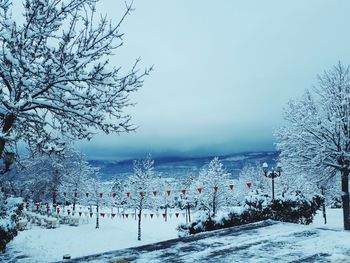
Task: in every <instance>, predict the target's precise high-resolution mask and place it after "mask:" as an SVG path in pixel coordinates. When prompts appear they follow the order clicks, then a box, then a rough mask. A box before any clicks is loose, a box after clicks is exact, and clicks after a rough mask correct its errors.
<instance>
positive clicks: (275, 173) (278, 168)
mask: <svg viewBox="0 0 350 263" xmlns="http://www.w3.org/2000/svg"><path fill="white" fill-rule="evenodd" d="M262 168H263V171H264V175H265V176H266V177H268V178H271V180H272V200H274V199H275V178H276V177H279V176H281V172H282V166H281V164H280V163H277V166H276V169H274V168H273V167H272V169H271V171H270V172H269V166H268V165H267V163H263V166H262Z"/></svg>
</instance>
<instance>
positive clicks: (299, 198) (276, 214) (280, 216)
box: [271, 191, 324, 225]
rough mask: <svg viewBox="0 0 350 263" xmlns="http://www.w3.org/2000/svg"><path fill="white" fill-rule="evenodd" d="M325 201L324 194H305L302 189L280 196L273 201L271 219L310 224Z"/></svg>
mask: <svg viewBox="0 0 350 263" xmlns="http://www.w3.org/2000/svg"><path fill="white" fill-rule="evenodd" d="M323 202H324V197H323V196H322V195H318V194H316V195H313V196H311V195H303V194H302V193H301V192H300V191H296V192H294V193H291V194H286V195H284V196H278V197H277V198H275V200H273V201H272V203H271V210H272V216H271V219H274V220H278V221H283V222H290V223H299V224H305V225H308V224H310V223H312V220H313V218H314V216H315V214H316V212H317V210H318V209H320V207H321V205H322V204H323Z"/></svg>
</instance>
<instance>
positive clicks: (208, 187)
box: [198, 157, 231, 216]
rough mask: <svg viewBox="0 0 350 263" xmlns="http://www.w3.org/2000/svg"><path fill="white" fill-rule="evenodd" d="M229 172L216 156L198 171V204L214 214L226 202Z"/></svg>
mask: <svg viewBox="0 0 350 263" xmlns="http://www.w3.org/2000/svg"><path fill="white" fill-rule="evenodd" d="M230 175H231V174H230V173H229V172H227V171H226V169H225V168H224V166H223V164H222V163H221V162H220V160H219V158H218V157H215V158H214V159H213V160H211V161H210V163H209V164H208V167H207V168H203V169H202V170H201V171H200V174H199V177H198V186H200V187H202V189H203V190H202V194H201V195H199V197H198V198H199V200H198V201H199V206H201V207H202V208H204V209H206V210H207V211H208V212H209V214H210V215H211V216H215V215H216V213H217V211H218V209H220V208H221V207H222V206H225V205H226V204H227V194H228V182H229V177H230Z"/></svg>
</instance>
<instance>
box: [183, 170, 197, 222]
mask: <svg viewBox="0 0 350 263" xmlns="http://www.w3.org/2000/svg"><path fill="white" fill-rule="evenodd" d="M179 187H180V188H181V194H180V198H179V205H180V208H181V209H185V211H186V223H187V222H191V209H193V208H195V207H196V206H197V202H198V195H201V194H202V185H201V186H197V184H196V178H195V177H194V176H193V175H192V173H190V174H189V175H188V176H187V177H185V179H184V180H183V181H182V182H181V183H180V184H179ZM198 189H200V190H198ZM182 191H185V192H182Z"/></svg>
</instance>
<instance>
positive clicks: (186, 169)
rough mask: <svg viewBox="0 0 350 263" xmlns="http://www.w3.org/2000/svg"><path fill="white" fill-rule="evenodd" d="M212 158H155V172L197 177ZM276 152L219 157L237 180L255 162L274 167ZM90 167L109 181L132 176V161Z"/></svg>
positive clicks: (111, 162) (166, 175) (96, 164)
mask: <svg viewBox="0 0 350 263" xmlns="http://www.w3.org/2000/svg"><path fill="white" fill-rule="evenodd" d="M213 157H214V156H206V157H195V158H193V157H162V158H155V161H154V165H155V172H156V173H157V174H158V175H161V176H162V177H173V178H183V177H185V176H187V175H188V174H190V173H192V174H193V175H194V176H197V175H198V173H199V171H200V169H201V168H202V167H203V166H205V165H207V164H208V163H209V161H210V160H211V159H212V158H213ZM277 158H278V152H276V151H267V152H243V153H234V154H229V155H224V156H220V159H221V161H222V163H223V164H224V166H225V167H226V169H227V170H228V171H229V172H230V173H231V174H232V177H233V178H237V177H238V175H239V172H240V171H241V169H242V168H243V167H244V166H245V165H248V164H255V163H256V162H259V163H261V164H262V163H263V162H267V163H268V164H269V165H272V166H273V165H275V163H276V160H277ZM89 162H90V164H91V165H93V166H95V167H99V168H100V173H101V177H102V178H103V179H104V180H110V179H112V178H114V177H118V178H121V179H123V178H126V177H127V176H129V175H131V174H132V171H133V170H132V164H133V160H124V161H111V160H90V161H89Z"/></svg>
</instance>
